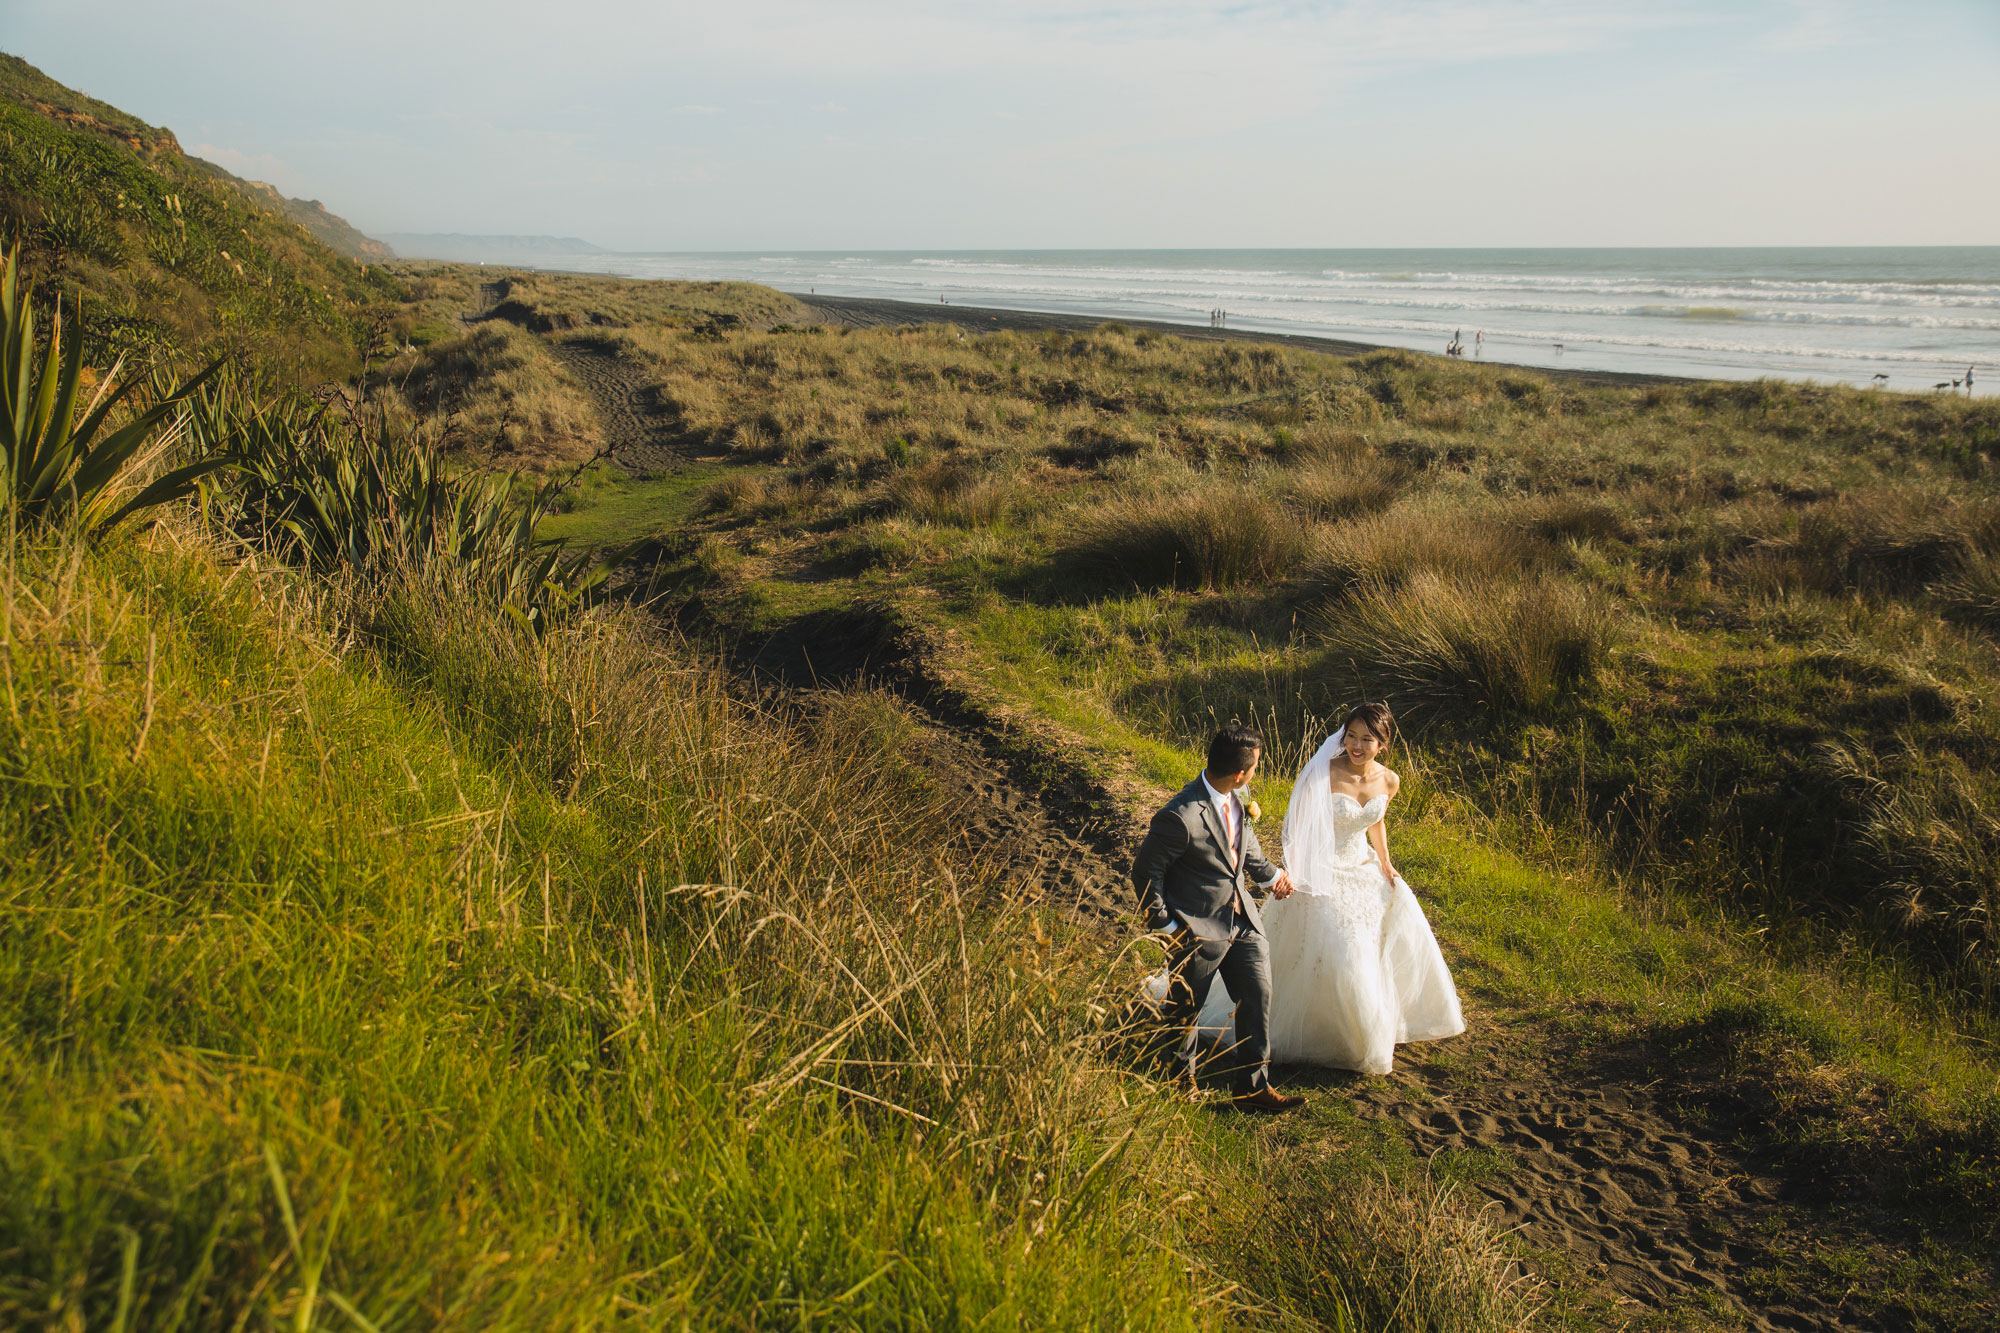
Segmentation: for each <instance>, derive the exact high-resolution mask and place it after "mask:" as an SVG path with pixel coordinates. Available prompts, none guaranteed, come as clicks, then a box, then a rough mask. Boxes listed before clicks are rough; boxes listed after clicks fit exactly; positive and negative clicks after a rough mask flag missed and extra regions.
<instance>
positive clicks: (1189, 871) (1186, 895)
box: [1132, 774, 1278, 941]
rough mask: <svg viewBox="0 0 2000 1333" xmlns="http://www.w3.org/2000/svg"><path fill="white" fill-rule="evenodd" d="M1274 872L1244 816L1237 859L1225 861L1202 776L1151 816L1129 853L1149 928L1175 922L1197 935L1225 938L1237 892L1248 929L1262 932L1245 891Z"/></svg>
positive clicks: (1223, 833) (1224, 842)
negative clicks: (1140, 839)
mask: <svg viewBox="0 0 2000 1333" xmlns="http://www.w3.org/2000/svg"><path fill="white" fill-rule="evenodd" d="M1277 874H1278V868H1277V867H1276V866H1274V865H1272V864H1271V863H1270V862H1269V861H1268V860H1266V859H1265V858H1264V849H1263V847H1262V846H1260V845H1259V844H1258V842H1257V830H1256V829H1255V828H1254V827H1253V826H1252V825H1251V823H1250V821H1249V820H1248V819H1245V820H1244V821H1243V857H1242V859H1241V861H1232V860H1231V859H1230V856H1229V830H1227V829H1226V828H1224V827H1223V826H1222V816H1221V815H1219V814H1217V813H1216V810H1215V806H1214V805H1213V804H1212V803H1210V801H1209V799H1208V788H1207V786H1206V785H1205V784H1204V783H1203V782H1202V779H1201V775H1200V774H1196V775H1195V779H1194V781H1193V782H1190V783H1188V785H1187V786H1185V787H1183V788H1181V790H1180V794H1179V795H1177V796H1175V797H1174V799H1173V800H1171V801H1168V802H1167V804H1166V806H1165V808H1164V809H1162V810H1161V811H1160V813H1158V814H1157V815H1154V816H1153V824H1152V827H1151V828H1149V829H1147V830H1146V839H1145V841H1144V842H1141V843H1140V844H1139V851H1138V854H1137V855H1135V856H1134V857H1133V858H1132V886H1133V887H1134V888H1136V889H1137V890H1138V891H1139V908H1140V910H1141V911H1143V912H1144V913H1145V914H1146V924H1147V926H1149V927H1150V928H1152V929H1154V930H1164V929H1166V928H1167V927H1168V926H1170V925H1172V924H1173V923H1174V922H1175V921H1179V922H1180V923H1181V924H1183V925H1185V926H1186V927H1187V928H1188V931H1189V933H1191V934H1192V935H1194V936H1195V938H1197V939H1203V940H1217V941H1220V940H1226V939H1228V938H1229V937H1230V933H1231V932H1232V931H1233V930H1234V929H1235V926H1236V908H1235V906H1234V904H1235V902H1236V900H1237V897H1238V895H1239V893H1240V894H1241V897H1242V902H1243V913H1244V916H1245V917H1246V918H1247V919H1248V921H1249V925H1250V928H1251V929H1252V930H1254V931H1256V932H1258V933H1259V934H1262V933H1263V931H1264V921H1263V918H1262V917H1260V916H1259V915H1258V914H1257V900H1256V899H1254V898H1252V897H1251V896H1250V890H1251V883H1252V882H1253V881H1254V882H1256V883H1265V882H1267V881H1269V880H1272V879H1275V878H1276V877H1277Z"/></svg>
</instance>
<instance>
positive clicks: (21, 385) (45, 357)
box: [0, 245, 221, 536]
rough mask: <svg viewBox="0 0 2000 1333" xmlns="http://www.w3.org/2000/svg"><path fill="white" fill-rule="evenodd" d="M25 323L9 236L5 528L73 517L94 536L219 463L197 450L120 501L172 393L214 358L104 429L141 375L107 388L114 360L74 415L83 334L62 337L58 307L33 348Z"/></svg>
mask: <svg viewBox="0 0 2000 1333" xmlns="http://www.w3.org/2000/svg"><path fill="white" fill-rule="evenodd" d="M35 324H36V314H35V300H34V294H33V291H32V289H30V288H27V287H25V286H24V285H23V284H22V282H21V272H20V247H19V246H18V245H17V246H15V247H14V248H13V249H12V250H10V251H9V252H8V255H7V262H6V268H5V270H4V272H0V493H4V497H5V499H4V503H5V504H6V508H7V518H8V520H9V529H10V530H11V531H15V532H33V531H40V530H46V529H51V528H60V527H74V528H78V529H81V530H82V531H84V532H86V533H88V534H90V535H92V536H95V535H97V534H100V533H102V532H104V531H106V530H107V529H109V528H111V527H114V526H116V525H117V523H118V522H119V521H120V520H121V519H123V518H125V517H126V516H127V515H128V514H131V513H133V512H134V511H136V510H140V509H145V508H148V507H149V506H152V505H158V504H164V503H165V502H167V501H168V500H173V499H177V498H179V497H180V496H183V495H186V494H188V493H189V492H190V491H191V490H193V488H194V486H195V483H196V482H197V481H198V480H199V479H200V478H201V477H202V476H203V475H205V474H206V473H209V472H212V471H214V470H215V469H216V468H217V467H219V466H221V462H220V460H216V459H202V460H197V461H195V462H193V463H189V464H186V465H184V466H182V467H178V468H174V469H172V470H171V471H168V472H165V473H163V474H161V475H160V476H157V477H155V478H153V479H152V480H151V481H150V482H148V483H147V484H146V485H144V486H141V487H140V488H139V490H138V492H137V493H136V494H133V495H131V496H129V497H128V498H125V499H124V502H123V503H122V504H121V503H120V502H119V501H120V497H121V496H123V495H124V493H125V489H126V488H125V486H124V484H123V483H124V482H125V481H126V479H127V477H128V474H129V473H130V472H131V471H132V470H133V467H134V464H135V462H137V461H138V460H139V459H141V457H142V456H143V455H142V451H145V450H147V447H148V446H149V445H155V446H157V445H162V444H164V443H165V442H166V441H167V440H168V439H169V438H170V437H171V434H172V432H173V431H174V430H176V429H177V428H178V426H177V423H176V420H175V418H176V414H177V413H178V412H179V410H180V406H181V404H182V402H183V401H185V399H186V398H187V396H188V395H189V394H190V393H193V392H195V391H196V390H197V389H199V388H200V386H201V385H202V384H203V383H205V382H206V381H207V380H208V379H209V378H210V377H211V376H213V375H214V374H215V372H216V370H217V369H218V368H219V363H218V365H215V366H210V367H209V368H208V369H207V370H205V371H203V372H202V373H201V374H199V375H197V376H195V377H194V378H193V379H192V380H189V381H187V382H186V383H185V384H183V385H181V386H180V387H179V388H177V389H173V390H171V391H169V392H167V393H166V394H164V395H162V396H161V397H159V398H158V399H157V400H156V401H155V402H154V403H153V405H152V406H151V407H149V408H147V409H146V410H145V411H143V412H140V413H139V414H138V415H137V416H135V417H133V418H132V419H131V420H130V421H128V422H126V423H125V424H124V425H122V426H120V427H119V428H118V429H116V430H109V429H108V427H109V425H110V422H111V417H112V413H113V412H114V411H115V410H116V409H117V408H118V406H119V404H120V403H122V402H123V401H124V400H125V399H126V398H127V397H128V396H129V395H130V394H131V393H132V391H133V390H134V389H136V388H137V387H138V386H139V385H140V384H141V383H143V382H144V381H143V380H142V379H141V378H140V377H138V376H133V377H132V378H130V379H127V380H125V381H124V382H123V383H122V384H118V387H117V388H115V389H114V388H112V385H113V384H114V383H116V382H117V381H118V378H119V374H118V372H119V370H120V369H121V368H122V366H123V362H122V361H121V362H119V363H118V364H117V365H114V366H112V368H111V371H110V373H109V374H107V375H105V377H104V378H103V379H102V380H101V381H100V382H99V384H98V386H97V391H96V393H95V394H93V395H92V397H91V400H90V402H89V404H88V405H86V406H85V407H84V409H83V411H82V414H81V417H80V418H79V414H78V411H77V400H78V398H79V397H81V396H82V391H83V341H82V339H80V338H73V339H71V340H70V341H69V345H68V347H67V348H65V347H64V345H63V336H62V316H61V314H60V312H58V314H57V315H56V318H55V320H54V322H53V325H52V327H51V329H50V333H49V337H48V341H47V343H46V345H45V346H43V347H40V348H38V347H37V346H36V342H35Z"/></svg>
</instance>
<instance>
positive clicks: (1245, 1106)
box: [1231, 1088, 1306, 1114]
mask: <svg viewBox="0 0 2000 1333" xmlns="http://www.w3.org/2000/svg"><path fill="white" fill-rule="evenodd" d="M1231 1104H1232V1105H1234V1106H1235V1107H1236V1109H1237V1110H1239V1111H1269V1112H1272V1113H1273V1114H1275V1113H1277V1112H1279V1111H1294V1110H1297V1109H1298V1108H1299V1107H1301V1106H1304V1105H1305V1104H1306V1099H1305V1098H1303V1097H1287V1096H1286V1095H1285V1094H1284V1093H1282V1092H1279V1091H1278V1090H1277V1089H1276V1088H1259V1089H1257V1091H1255V1092H1246V1093H1239V1094H1238V1095H1237V1096H1235V1097H1234V1098H1232V1099H1231Z"/></svg>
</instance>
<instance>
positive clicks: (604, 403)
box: [550, 338, 693, 475]
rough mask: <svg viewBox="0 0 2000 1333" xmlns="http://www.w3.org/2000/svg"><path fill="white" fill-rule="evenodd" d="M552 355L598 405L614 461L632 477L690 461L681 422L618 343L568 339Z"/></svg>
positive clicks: (554, 347)
mask: <svg viewBox="0 0 2000 1333" xmlns="http://www.w3.org/2000/svg"><path fill="white" fill-rule="evenodd" d="M550 350H551V351H552V352H554V353H555V357H556V360H557V361H559V362H561V363H562V365H563V368H564V369H565V370H567V371H569V373H570V374H571V375H573V376H575V377H576V380H577V382H578V383H579V384H581V385H582V386H583V388H584V391H585V392H586V393H588V394H589V395H590V399H591V402H592V403H594V404H595V405H596V407H597V422H598V426H599V428H600V429H602V430H603V432H604V446H605V447H606V448H607V449H609V450H610V451H611V461H612V462H614V463H616V464H617V465H618V466H619V467H621V468H623V469H624V470H625V471H626V472H628V473H631V474H634V475H638V474H647V475H653V474H658V473H661V472H671V471H673V470H674V469H676V468H680V467H684V466H686V465H687V464H688V463H690V462H692V461H693V450H692V448H691V447H690V444H689V441H688V440H687V439H686V438H685V436H684V435H683V434H682V432H681V431H680V429H679V420H678V418H677V416H676V415H675V414H674V413H673V412H670V411H668V410H667V409H666V408H665V407H664V406H662V404H661V403H660V400H659V395H658V391H657V389H656V386H655V385H654V383H653V377H652V375H651V374H650V373H649V372H648V371H647V370H646V368H645V367H644V366H642V365H640V364H639V363H638V362H636V361H634V360H633V359H632V358H631V357H628V356H626V355H625V354H624V352H623V351H622V350H621V349H620V348H619V346H618V344H617V343H614V342H611V341H608V340H606V339H603V338H569V339H565V340H563V341H561V342H556V343H552V344H551V345H550Z"/></svg>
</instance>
